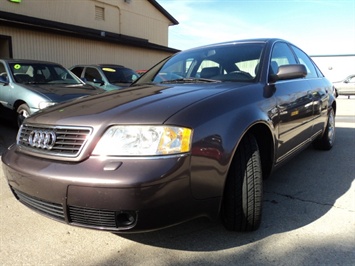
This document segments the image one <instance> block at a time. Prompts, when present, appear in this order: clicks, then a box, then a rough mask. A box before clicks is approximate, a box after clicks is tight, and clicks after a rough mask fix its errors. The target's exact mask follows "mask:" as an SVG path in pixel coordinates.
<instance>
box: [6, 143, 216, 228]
mask: <svg viewBox="0 0 355 266" xmlns="http://www.w3.org/2000/svg"><path fill="white" fill-rule="evenodd" d="M2 161H3V170H4V173H5V176H6V178H7V180H8V183H9V185H10V188H11V190H12V191H13V193H14V195H15V196H16V198H17V199H18V200H20V202H22V203H23V204H25V205H26V206H28V207H30V208H31V209H34V210H35V211H37V212H40V213H41V214H44V215H46V216H48V217H50V218H52V219H55V220H58V221H61V222H64V223H68V224H71V225H77V226H81V227H86V228H93V229H101V230H106V231H113V232H119V231H148V230H153V229H158V228H162V227H166V226H169V225H173V224H176V223H180V222H183V221H185V220H188V219H192V218H195V217H198V216H210V217H211V216H216V215H217V213H218V204H219V203H218V201H217V200H216V199H210V200H195V199H194V198H193V197H192V195H191V189H190V172H189V169H190V157H189V156H188V155H184V156H170V157H158V158H142V159H137V158H135V159H129V158H100V157H90V158H89V159H87V160H85V161H83V162H79V163H67V162H59V161H52V160H44V159H41V158H36V157H33V156H28V155H25V154H22V153H18V152H17V151H16V146H12V147H10V148H9V150H8V151H6V152H5V153H4V154H3V155H2Z"/></svg>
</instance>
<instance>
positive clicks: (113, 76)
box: [101, 67, 138, 83]
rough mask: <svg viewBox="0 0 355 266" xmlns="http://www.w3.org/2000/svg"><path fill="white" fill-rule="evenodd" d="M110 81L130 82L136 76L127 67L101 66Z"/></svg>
mask: <svg viewBox="0 0 355 266" xmlns="http://www.w3.org/2000/svg"><path fill="white" fill-rule="evenodd" d="M101 69H102V71H103V72H104V73H105V76H106V78H107V79H108V81H109V82H110V83H132V82H133V81H135V80H136V79H137V78H138V75H137V73H135V72H134V71H133V70H131V69H129V68H122V67H120V68H115V67H102V68H101Z"/></svg>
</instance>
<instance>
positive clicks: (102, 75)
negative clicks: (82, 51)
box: [69, 64, 139, 91]
mask: <svg viewBox="0 0 355 266" xmlns="http://www.w3.org/2000/svg"><path fill="white" fill-rule="evenodd" d="M69 69H70V70H71V71H72V72H73V73H74V74H75V75H77V76H78V77H79V78H81V79H82V80H83V81H84V82H86V83H88V84H91V85H93V86H97V87H99V88H101V89H104V90H107V91H110V90H117V89H122V88H125V87H128V86H129V85H131V83H132V82H133V81H135V80H136V79H138V77H139V74H137V73H136V72H135V71H134V70H133V69H130V68H127V67H124V66H121V65H113V64H99V65H76V66H72V67H71V68H69Z"/></svg>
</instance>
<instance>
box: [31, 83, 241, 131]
mask: <svg viewBox="0 0 355 266" xmlns="http://www.w3.org/2000/svg"><path fill="white" fill-rule="evenodd" d="M232 84H234V85H232V86H233V87H235V88H237V87H240V86H242V85H241V84H236V83H232ZM244 85H245V84H244ZM232 86H231V83H229V84H225V83H208V84H206V83H204V84H185V85H173V86H170V85H169V86H166V85H141V86H137V87H136V86H133V87H130V88H126V89H122V90H115V91H110V92H106V93H103V94H100V95H97V96H92V97H86V98H81V99H75V100H73V101H70V102H68V103H63V104H60V105H55V106H52V107H50V108H47V109H45V110H42V111H39V112H38V113H37V114H35V115H34V116H32V117H30V118H29V119H28V120H27V122H31V123H32V122H34V123H40V124H56V125H58V124H59V125H75V126H79V125H83V126H93V127H97V126H99V125H100V124H102V125H104V126H108V125H110V124H128V123H129V124H163V123H164V121H166V120H167V119H168V118H169V117H171V116H172V115H174V114H175V113H177V112H178V111H179V110H181V109H183V108H185V107H187V106H189V105H192V104H194V103H196V102H198V101H201V100H203V99H204V98H207V97H211V96H212V95H215V94H218V93H222V92H223V91H225V90H230V89H233V88H231V87H232Z"/></svg>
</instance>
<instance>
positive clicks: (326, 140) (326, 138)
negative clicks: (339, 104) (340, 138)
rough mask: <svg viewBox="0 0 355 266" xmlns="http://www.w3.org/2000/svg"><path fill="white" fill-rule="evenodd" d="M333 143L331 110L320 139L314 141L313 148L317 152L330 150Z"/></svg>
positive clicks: (332, 112)
mask: <svg viewBox="0 0 355 266" xmlns="http://www.w3.org/2000/svg"><path fill="white" fill-rule="evenodd" d="M334 141H335V115H334V110H333V108H332V109H331V110H330V111H329V115H328V123H327V128H326V129H325V132H324V134H323V136H322V138H320V139H317V140H315V141H314V147H315V148H317V149H319V150H330V149H331V148H332V147H333V145H334Z"/></svg>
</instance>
